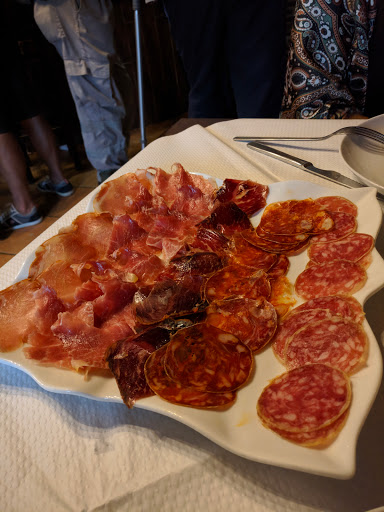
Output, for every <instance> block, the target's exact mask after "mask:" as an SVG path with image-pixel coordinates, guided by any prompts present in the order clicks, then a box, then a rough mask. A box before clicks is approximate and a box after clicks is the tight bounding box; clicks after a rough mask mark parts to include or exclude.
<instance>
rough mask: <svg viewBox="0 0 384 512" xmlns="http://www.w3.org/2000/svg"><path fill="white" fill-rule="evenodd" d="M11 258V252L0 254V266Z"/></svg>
mask: <svg viewBox="0 0 384 512" xmlns="http://www.w3.org/2000/svg"><path fill="white" fill-rule="evenodd" d="M12 258H13V254H0V267H2V266H3V265H5V263H7V261H9V260H10V259H12Z"/></svg>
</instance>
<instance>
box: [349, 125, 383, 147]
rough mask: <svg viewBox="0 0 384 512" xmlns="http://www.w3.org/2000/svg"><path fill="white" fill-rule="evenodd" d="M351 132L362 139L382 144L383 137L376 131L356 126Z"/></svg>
mask: <svg viewBox="0 0 384 512" xmlns="http://www.w3.org/2000/svg"><path fill="white" fill-rule="evenodd" d="M353 131H354V133H356V134H357V135H363V136H364V137H369V138H370V139H373V140H375V141H377V142H381V143H383V144H384V135H383V134H382V133H380V132H378V131H376V130H372V129H371V128H366V127H365V126H356V127H354V130H353Z"/></svg>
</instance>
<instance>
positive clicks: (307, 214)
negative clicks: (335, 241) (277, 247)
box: [260, 199, 333, 235]
mask: <svg viewBox="0 0 384 512" xmlns="http://www.w3.org/2000/svg"><path fill="white" fill-rule="evenodd" d="M260 228H262V229H263V230H264V231H266V232H268V233H273V234H277V235H296V234H300V233H322V232H324V231H329V230H330V229H332V228H333V220H332V217H331V215H330V214H329V213H328V212H327V211H326V210H323V209H322V206H321V205H318V204H316V203H315V202H314V201H313V200H312V199H304V200H302V201H297V200H289V201H282V202H277V203H272V204H270V205H268V206H267V207H266V208H265V210H264V213H263V216H262V217H261V220H260Z"/></svg>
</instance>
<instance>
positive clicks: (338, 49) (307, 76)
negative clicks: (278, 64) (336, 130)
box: [280, 0, 382, 119]
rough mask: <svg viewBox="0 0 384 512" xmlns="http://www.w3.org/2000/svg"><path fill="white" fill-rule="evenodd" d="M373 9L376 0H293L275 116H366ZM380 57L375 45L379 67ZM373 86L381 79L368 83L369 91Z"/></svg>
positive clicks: (319, 117) (304, 117)
mask: <svg viewBox="0 0 384 512" xmlns="http://www.w3.org/2000/svg"><path fill="white" fill-rule="evenodd" d="M376 15H377V5H376V0H369V1H368V0H351V1H349V2H336V1H335V2H329V1H328V0H297V3H296V8H295V15H294V20H293V26H292V31H291V38H290V47H289V55H288V63H287V73H286V81H285V87H284V96H283V102H282V109H281V114H280V117H282V118H285V119H348V118H361V117H366V116H367V111H366V100H367V91H368V90H370V88H369V86H368V75H369V74H368V69H369V61H370V59H373V58H374V56H373V55H372V54H370V44H371V40H372V34H373V32H374V31H373V29H374V25H375V19H376ZM377 36H379V34H377ZM377 41H378V38H377ZM381 60H382V56H381V53H380V49H379V48H377V49H376V69H377V70H378V69H379V67H380V68H382V65H381V63H380V64H379V62H381ZM372 62H373V60H372ZM378 66H379V67H378ZM378 87H381V90H382V84H380V86H379V84H373V83H372V87H371V89H372V94H373V93H374V92H375V91H376V93H377V92H378ZM380 95H381V91H380Z"/></svg>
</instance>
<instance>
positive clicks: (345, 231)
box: [311, 212, 357, 244]
mask: <svg viewBox="0 0 384 512" xmlns="http://www.w3.org/2000/svg"><path fill="white" fill-rule="evenodd" d="M332 218H333V222H334V226H333V229H331V230H330V231H328V232H327V233H322V234H321V235H314V236H312V238H311V244H325V243H327V242H334V241H335V240H341V239H342V238H345V237H346V236H348V235H350V234H351V233H354V232H355V231H356V228H357V221H356V217H355V216H354V215H352V214H351V213H345V212H332Z"/></svg>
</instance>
